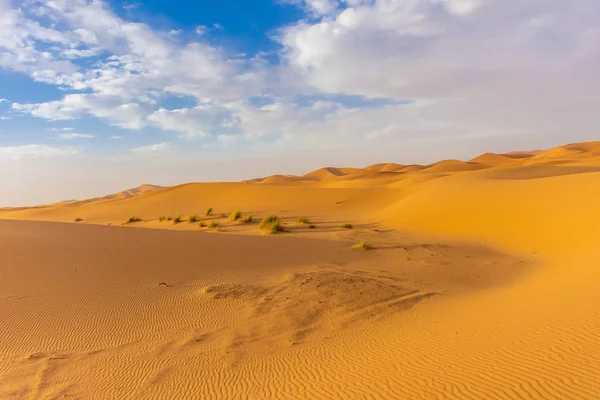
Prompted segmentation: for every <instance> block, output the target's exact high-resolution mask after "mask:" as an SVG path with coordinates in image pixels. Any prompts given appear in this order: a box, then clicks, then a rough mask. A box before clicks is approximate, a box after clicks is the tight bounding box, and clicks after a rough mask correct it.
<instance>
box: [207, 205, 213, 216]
mask: <svg viewBox="0 0 600 400" xmlns="http://www.w3.org/2000/svg"><path fill="white" fill-rule="evenodd" d="M212 212H213V209H212V207H209V209H208V210H206V216H207V217H209V216H210V215H211V214H212Z"/></svg>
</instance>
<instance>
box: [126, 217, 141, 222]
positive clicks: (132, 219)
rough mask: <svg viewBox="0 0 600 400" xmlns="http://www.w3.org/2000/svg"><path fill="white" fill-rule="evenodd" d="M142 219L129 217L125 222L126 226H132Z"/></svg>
mask: <svg viewBox="0 0 600 400" xmlns="http://www.w3.org/2000/svg"><path fill="white" fill-rule="evenodd" d="M141 220H142V219H141V218H139V217H129V219H128V220H127V223H128V224H133V223H134V222H140V221H141Z"/></svg>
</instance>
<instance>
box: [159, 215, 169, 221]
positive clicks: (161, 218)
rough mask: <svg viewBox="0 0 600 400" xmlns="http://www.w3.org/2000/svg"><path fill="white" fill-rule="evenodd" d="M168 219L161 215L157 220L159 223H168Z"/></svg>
mask: <svg viewBox="0 0 600 400" xmlns="http://www.w3.org/2000/svg"><path fill="white" fill-rule="evenodd" d="M169 218H170V217H167V216H166V215H163V216H161V217H159V218H158V221H159V222H164V221H168V220H169Z"/></svg>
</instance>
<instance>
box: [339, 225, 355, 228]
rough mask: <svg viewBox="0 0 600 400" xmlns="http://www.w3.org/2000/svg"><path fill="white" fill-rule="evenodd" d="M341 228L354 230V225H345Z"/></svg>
mask: <svg viewBox="0 0 600 400" xmlns="http://www.w3.org/2000/svg"><path fill="white" fill-rule="evenodd" d="M341 227H342V228H344V229H352V228H354V225H352V224H343V225H342V226H341Z"/></svg>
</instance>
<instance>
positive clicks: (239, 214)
mask: <svg viewBox="0 0 600 400" xmlns="http://www.w3.org/2000/svg"><path fill="white" fill-rule="evenodd" d="M240 218H242V212H241V211H239V210H235V211H234V212H232V213H231V214H230V215H229V221H231V222H236V221H238V220H239V219H240Z"/></svg>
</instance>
